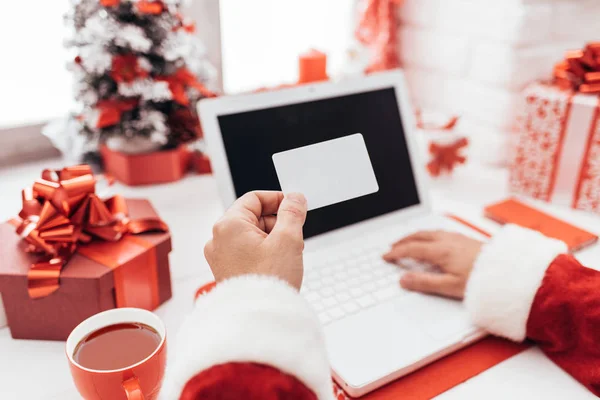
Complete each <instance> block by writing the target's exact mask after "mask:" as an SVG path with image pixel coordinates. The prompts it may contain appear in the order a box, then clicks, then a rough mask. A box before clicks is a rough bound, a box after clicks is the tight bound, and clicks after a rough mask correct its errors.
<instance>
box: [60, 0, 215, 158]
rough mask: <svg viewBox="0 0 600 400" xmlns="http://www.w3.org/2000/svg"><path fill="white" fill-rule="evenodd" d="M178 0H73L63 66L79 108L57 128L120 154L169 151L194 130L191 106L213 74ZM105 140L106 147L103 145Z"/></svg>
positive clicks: (195, 122)
mask: <svg viewBox="0 0 600 400" xmlns="http://www.w3.org/2000/svg"><path fill="white" fill-rule="evenodd" d="M180 8H181V0H162V1H146V0H73V8H72V11H71V13H70V14H69V15H67V22H68V24H69V25H70V26H71V27H72V37H70V38H69V39H68V40H67V46H69V47H71V48H73V49H75V51H76V54H77V56H76V57H75V58H74V60H73V62H72V63H71V65H70V68H71V70H72V71H73V74H74V78H75V97H76V99H77V101H78V103H79V104H80V106H81V109H80V110H79V112H77V113H76V115H75V117H74V118H73V119H72V120H71V121H70V122H69V123H68V124H66V125H65V129H67V130H68V131H70V132H68V133H67V134H70V135H78V136H80V139H81V137H84V138H85V143H86V146H85V150H90V149H96V148H97V146H98V144H99V143H108V144H109V146H110V147H113V148H116V149H117V150H124V151H130V152H135V151H145V150H146V151H148V150H154V149H157V148H173V147H175V146H178V145H180V144H183V143H186V142H188V141H191V140H194V139H195V138H196V137H198V135H199V134H200V132H201V131H200V125H199V121H198V115H197V114H196V103H197V101H198V100H199V99H201V98H203V97H210V96H213V94H212V92H211V91H209V90H208V89H207V88H206V87H205V86H204V85H205V84H207V83H208V82H209V81H211V80H212V78H214V69H213V67H212V66H211V65H210V63H209V62H208V61H207V59H206V54H205V48H204V46H203V45H202V43H201V42H200V40H199V39H198V38H197V37H196V36H194V29H195V27H194V24H193V23H191V22H189V21H188V20H186V19H185V18H183V17H182V15H181V13H180ZM111 143H112V144H113V145H111Z"/></svg>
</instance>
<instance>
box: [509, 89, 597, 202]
mask: <svg viewBox="0 0 600 400" xmlns="http://www.w3.org/2000/svg"><path fill="white" fill-rule="evenodd" d="M523 110H524V114H523V116H522V117H521V121H520V124H519V126H520V129H519V131H518V133H517V137H516V138H515V140H514V142H513V146H514V147H513V149H512V151H511V161H510V189H511V191H512V192H514V193H516V194H520V195H526V196H530V197H534V198H537V199H541V200H545V201H549V202H552V203H556V204H560V205H564V206H569V207H572V208H576V209H580V210H585V211H593V212H597V213H600V96H598V95H586V94H580V93H574V92H572V91H567V90H562V89H560V88H558V87H555V86H552V85H547V84H543V83H536V84H532V85H531V86H529V87H528V88H527V89H526V90H525V91H524V105H523Z"/></svg>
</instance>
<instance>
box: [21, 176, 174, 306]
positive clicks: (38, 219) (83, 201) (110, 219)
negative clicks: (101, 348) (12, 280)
mask: <svg viewBox="0 0 600 400" xmlns="http://www.w3.org/2000/svg"><path fill="white" fill-rule="evenodd" d="M95 184H96V178H95V177H94V176H93V174H92V170H91V168H90V167H89V166H88V165H77V166H73V167H67V168H63V169H62V170H60V171H54V170H48V169H47V170H44V171H43V172H42V179H38V180H36V181H35V183H34V184H33V186H32V187H31V188H27V189H24V190H23V192H22V197H23V208H22V209H21V212H20V213H19V218H16V219H14V220H13V221H12V222H13V223H14V224H15V225H17V233H18V234H19V235H20V236H21V237H22V238H23V239H24V240H25V241H26V242H27V243H28V244H29V246H28V248H27V251H29V252H33V253H39V254H41V255H42V258H41V259H40V261H38V262H36V263H34V264H33V265H32V266H31V269H30V270H29V273H28V276H27V278H28V290H29V296H30V297H32V298H39V297H44V296H47V295H49V294H51V293H53V292H54V291H56V290H57V289H58V287H59V276H60V273H61V271H62V268H63V267H64V266H65V265H66V264H67V262H68V261H69V259H70V258H71V257H72V256H73V254H75V252H76V251H77V247H78V246H79V245H80V244H85V243H88V242H90V241H92V240H93V239H94V238H96V239H100V240H106V241H118V240H120V239H121V238H122V237H123V236H124V235H126V234H136V233H143V232H149V231H162V232H167V231H168V230H169V228H168V227H167V225H166V224H165V223H164V222H163V221H162V220H160V219H158V218H147V219H140V220H130V219H129V217H128V212H127V205H126V204H125V199H124V198H122V197H121V196H114V197H111V198H109V199H107V200H104V201H103V200H101V199H100V198H99V197H98V196H97V195H96V194H95Z"/></svg>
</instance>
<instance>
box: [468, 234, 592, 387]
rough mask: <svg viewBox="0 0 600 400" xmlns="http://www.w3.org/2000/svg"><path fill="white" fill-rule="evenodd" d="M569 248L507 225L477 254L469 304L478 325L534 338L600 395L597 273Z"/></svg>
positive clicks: (499, 332) (518, 338)
mask: <svg viewBox="0 0 600 400" xmlns="http://www.w3.org/2000/svg"><path fill="white" fill-rule="evenodd" d="M566 253H567V246H566V245H565V244H564V243H563V242H560V241H558V240H554V239H549V238H547V237H545V236H543V235H541V234H540V233H538V232H534V231H531V230H528V229H524V228H520V227H517V226H514V225H510V226H507V227H505V228H504V229H503V230H502V231H501V232H500V233H499V234H498V235H497V236H494V238H493V240H492V241H491V242H490V243H488V244H486V245H485V246H484V248H483V250H482V252H481V254H480V255H479V257H478V259H477V261H476V263H475V267H474V269H473V272H472V274H471V278H470V280H469V282H468V284H467V290H466V294H465V305H466V307H467V309H468V311H469V313H470V314H471V317H472V318H473V320H474V322H475V323H476V324H477V325H479V326H481V327H483V328H485V329H487V330H488V331H489V332H491V333H493V334H495V335H499V336H503V337H506V338H508V339H512V340H515V341H522V340H524V339H525V338H526V337H527V338H529V339H531V340H533V341H535V342H536V343H537V344H538V345H539V346H540V348H541V349H542V350H543V351H544V352H545V353H546V355H548V357H549V358H551V359H552V360H553V361H554V362H555V363H556V364H557V365H559V366H560V367H561V368H563V369H564V370H565V371H566V372H568V373H569V374H571V375H572V376H573V377H574V378H575V379H577V380H578V381H579V382H581V383H582V384H583V385H585V386H586V387H587V388H588V389H589V390H590V391H592V392H593V393H594V394H596V395H597V396H600V350H599V349H600V347H599V345H598V343H599V340H600V272H598V271H595V270H592V269H589V268H586V267H584V266H582V265H581V264H580V263H579V262H578V261H577V260H576V259H575V258H574V257H572V256H571V255H568V254H566Z"/></svg>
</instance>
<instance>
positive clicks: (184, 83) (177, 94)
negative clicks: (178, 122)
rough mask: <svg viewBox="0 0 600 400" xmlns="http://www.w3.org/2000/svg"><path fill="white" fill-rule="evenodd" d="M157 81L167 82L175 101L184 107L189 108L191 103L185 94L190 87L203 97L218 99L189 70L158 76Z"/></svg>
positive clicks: (184, 69) (182, 69) (179, 70)
mask: <svg viewBox="0 0 600 400" xmlns="http://www.w3.org/2000/svg"><path fill="white" fill-rule="evenodd" d="M156 80H157V81H163V82H167V83H168V85H169V90H170V91H171V93H172V95H173V100H174V101H175V102H176V103H179V104H181V105H182V106H187V105H189V103H190V101H189V99H188V96H187V94H186V93H185V90H186V89H187V88H188V87H193V88H194V89H196V90H197V91H198V92H200V94H201V95H202V96H203V97H216V94H215V93H213V92H211V91H210V90H208V89H207V88H206V87H205V86H204V85H203V84H201V83H200V82H198V80H197V79H196V76H194V74H192V73H191V72H190V71H189V70H188V69H187V68H180V69H178V70H177V71H176V72H175V73H174V74H172V75H169V76H158V77H156Z"/></svg>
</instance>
